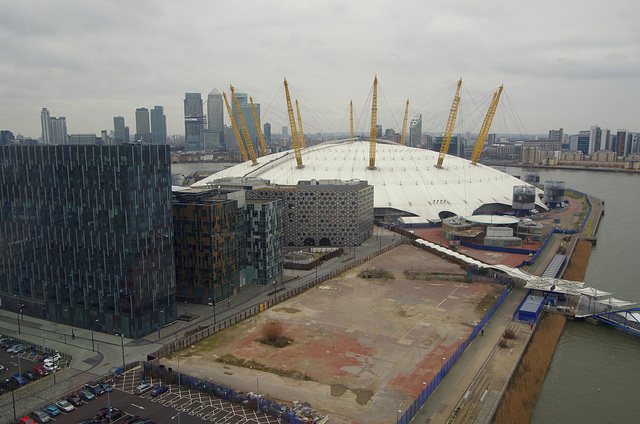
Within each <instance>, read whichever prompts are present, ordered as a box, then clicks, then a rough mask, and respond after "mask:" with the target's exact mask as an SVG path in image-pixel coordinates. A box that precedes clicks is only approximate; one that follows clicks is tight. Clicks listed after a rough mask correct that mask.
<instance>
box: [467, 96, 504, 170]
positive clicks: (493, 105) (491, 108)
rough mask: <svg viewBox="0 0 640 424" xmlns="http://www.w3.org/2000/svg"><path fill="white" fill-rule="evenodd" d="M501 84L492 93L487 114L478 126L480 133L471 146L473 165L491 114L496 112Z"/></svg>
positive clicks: (479, 152)
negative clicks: (472, 146)
mask: <svg viewBox="0 0 640 424" xmlns="http://www.w3.org/2000/svg"><path fill="white" fill-rule="evenodd" d="M503 86H504V85H501V86H500V88H499V89H498V91H496V92H495V93H493V100H491V104H490V105H489V110H488V111H487V116H485V117H484V122H483V123H482V128H480V134H478V140H476V145H475V147H474V148H473V154H472V155H471V163H472V164H474V165H477V164H478V160H480V154H481V153H482V149H483V148H484V141H485V140H486V139H487V134H489V128H491V122H492V121H493V116H494V115H495V114H496V108H497V107H498V102H499V101H500V95H501V94H502V87H503Z"/></svg>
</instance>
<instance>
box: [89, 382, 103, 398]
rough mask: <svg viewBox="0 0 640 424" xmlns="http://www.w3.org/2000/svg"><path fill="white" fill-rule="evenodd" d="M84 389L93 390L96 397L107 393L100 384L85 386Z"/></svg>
mask: <svg viewBox="0 0 640 424" xmlns="http://www.w3.org/2000/svg"><path fill="white" fill-rule="evenodd" d="M84 388H85V389H87V390H91V393H93V394H94V395H96V396H100V395H101V394H104V393H105V390H104V389H103V388H102V386H101V385H99V384H94V385H93V386H92V385H90V384H85V386H84Z"/></svg>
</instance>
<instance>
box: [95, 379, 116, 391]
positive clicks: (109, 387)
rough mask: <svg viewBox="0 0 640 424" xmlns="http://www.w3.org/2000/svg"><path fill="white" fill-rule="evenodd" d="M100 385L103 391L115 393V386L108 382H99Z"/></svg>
mask: <svg viewBox="0 0 640 424" xmlns="http://www.w3.org/2000/svg"><path fill="white" fill-rule="evenodd" d="M98 384H99V385H100V387H102V389H103V390H104V391H105V392H111V391H113V386H112V385H111V384H109V383H107V382H106V381H101V382H99V383H98Z"/></svg>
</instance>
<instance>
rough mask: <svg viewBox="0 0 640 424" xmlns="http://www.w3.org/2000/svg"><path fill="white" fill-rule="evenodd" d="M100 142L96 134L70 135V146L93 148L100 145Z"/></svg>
mask: <svg viewBox="0 0 640 424" xmlns="http://www.w3.org/2000/svg"><path fill="white" fill-rule="evenodd" d="M99 140H100V139H99V138H98V137H96V135H95V134H69V144H74V145H84V146H91V145H94V144H98V142H99Z"/></svg>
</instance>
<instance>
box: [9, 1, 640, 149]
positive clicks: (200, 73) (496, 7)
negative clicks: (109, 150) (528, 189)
mask: <svg viewBox="0 0 640 424" xmlns="http://www.w3.org/2000/svg"><path fill="white" fill-rule="evenodd" d="M638 16H640V2H638V1H637V0H613V1H610V2H605V1H602V0H600V1H595V0H581V1H576V0H566V1H562V2H560V1H550V0H538V1H527V2H524V1H519V0H511V1H509V0H484V1H478V0H459V1H455V2H453V1H444V0H442V1H433V0H431V1H424V0H422V1H413V0H408V1H402V0H400V1H381V0H350V1H335V0H305V1H301V0H277V1H271V0H264V1H257V0H255V1H248V0H234V1H224V2H222V1H218V0H202V1H200V0H183V1H180V2H178V1H164V0H132V1H124V0H113V1H100V0H92V1H86V0H56V1H49V2H47V1H36V0H20V1H9V0H0V129H7V130H10V131H12V132H13V133H14V135H17V134H23V135H25V136H30V137H34V138H38V137H40V135H41V127H40V112H41V110H42V108H43V107H46V108H48V109H49V111H50V113H51V116H64V117H66V120H67V130H68V132H69V133H71V134H79V133H96V134H98V135H99V134H100V131H101V130H103V129H107V130H112V129H113V117H114V116H118V115H121V116H124V117H125V122H126V124H127V125H128V126H129V127H130V128H131V130H130V132H131V134H134V133H135V120H134V113H135V109H136V108H138V107H147V108H148V109H151V108H153V107H154V106H155V105H161V106H164V109H165V114H166V116H167V127H168V128H167V129H168V133H169V134H184V109H183V99H184V93H186V92H200V93H202V95H203V98H205V99H206V95H207V93H208V92H210V91H211V90H212V89H213V88H217V89H218V90H220V91H224V92H226V93H229V85H230V84H232V85H234V87H235V90H236V92H246V93H248V94H249V95H250V96H252V97H253V100H254V102H256V103H260V104H261V114H262V116H261V119H262V122H263V123H264V122H271V123H272V127H273V130H272V131H273V132H274V133H279V132H280V127H281V126H282V125H288V119H287V118H286V116H287V115H286V110H287V109H286V101H285V97H284V91H283V78H285V77H286V78H287V81H288V83H289V88H290V90H291V93H292V101H295V100H293V99H299V101H300V108H301V114H302V117H303V123H304V124H305V125H304V129H305V132H336V131H345V132H347V131H348V130H349V102H350V101H353V110H354V114H355V116H356V118H355V120H356V130H363V131H364V130H366V131H368V126H369V125H370V114H371V101H372V100H371V99H372V96H371V94H372V90H373V78H374V76H377V79H378V124H381V125H383V127H384V128H394V129H395V130H396V131H400V130H401V127H402V120H403V116H404V109H405V105H406V101H407V99H408V100H409V102H410V106H409V115H410V117H411V116H413V115H414V114H416V113H422V114H423V121H424V124H423V131H444V126H445V125H446V117H447V116H448V113H449V108H450V107H451V101H452V100H453V95H454V92H455V84H456V82H457V81H458V79H459V78H462V79H463V88H462V90H461V98H462V99H461V106H460V112H459V115H458V122H457V123H456V129H455V132H466V131H470V132H472V133H473V132H478V131H479V129H480V125H481V123H482V117H483V115H484V113H486V109H487V107H488V101H489V99H490V97H491V94H492V93H493V92H494V91H495V90H496V89H497V88H498V87H499V86H500V85H501V84H504V95H503V96H502V99H501V103H500V105H499V106H498V112H497V113H496V119H495V120H494V124H493V126H492V131H491V132H509V133H519V134H547V133H548V131H549V129H556V128H561V127H562V128H564V131H565V134H575V133H577V132H578V131H581V130H587V129H589V128H590V127H591V126H592V125H600V126H601V127H603V128H609V129H611V130H616V129H618V128H626V129H628V130H629V131H640V123H638V122H637V120H638V119H637V118H638V112H639V110H640V108H639V107H638V106H637V99H636V97H637V96H638V94H639V93H640V25H638V23H637V17H638ZM293 107H294V108H295V103H294V106H293ZM225 123H226V124H228V123H229V121H228V118H227V117H226V116H225Z"/></svg>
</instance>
